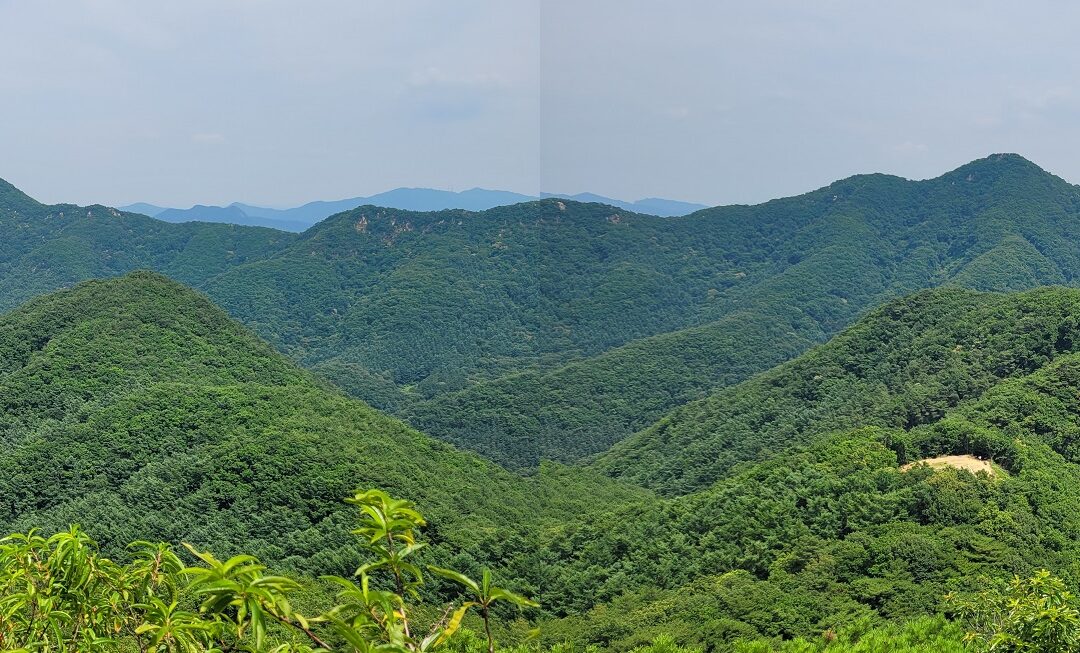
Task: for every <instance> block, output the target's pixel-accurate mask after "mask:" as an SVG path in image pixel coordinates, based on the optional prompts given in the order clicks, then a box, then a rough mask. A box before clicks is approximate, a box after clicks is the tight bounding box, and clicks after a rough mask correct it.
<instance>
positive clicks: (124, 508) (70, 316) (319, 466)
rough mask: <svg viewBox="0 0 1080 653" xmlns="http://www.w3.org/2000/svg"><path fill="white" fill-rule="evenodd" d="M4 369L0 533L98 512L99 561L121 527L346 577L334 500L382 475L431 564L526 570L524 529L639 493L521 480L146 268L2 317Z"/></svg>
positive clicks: (580, 477)
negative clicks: (415, 516)
mask: <svg viewBox="0 0 1080 653" xmlns="http://www.w3.org/2000/svg"><path fill="white" fill-rule="evenodd" d="M0 361H2V367H0V433H2V435H3V439H4V447H3V449H2V451H0V470H3V473H2V474H0V527H2V528H4V529H9V530H10V529H22V530H25V529H28V528H30V527H40V528H44V529H46V530H59V529H64V528H66V527H67V525H68V524H69V523H73V522H81V523H87V524H94V525H95V529H94V532H93V534H94V535H95V536H96V537H97V538H98V539H99V541H100V542H101V544H102V546H103V547H104V548H105V550H106V551H108V552H110V553H113V554H115V553H117V552H120V551H122V550H123V548H122V547H123V546H124V544H126V543H127V542H128V541H131V540H135V539H146V538H151V539H155V540H164V541H169V542H174V543H175V542H179V541H189V542H192V543H194V544H195V545H197V546H199V547H205V548H213V550H215V551H220V552H222V553H226V554H230V555H231V554H233V553H237V552H240V551H243V552H248V553H252V554H255V555H258V556H259V557H260V558H262V559H264V560H267V561H269V562H276V563H284V564H286V565H288V566H290V567H292V568H294V569H297V570H300V571H304V572H308V573H311V574H317V573H331V572H332V573H345V572H348V571H351V570H349V569H348V568H347V567H348V566H349V565H350V564H352V563H351V559H352V558H354V557H355V550H354V547H353V544H352V543H351V541H350V539H349V538H348V537H346V536H344V535H342V534H343V533H344V531H343V530H342V529H341V528H340V526H341V524H342V523H343V521H342V520H343V519H344V517H343V515H344V512H343V511H344V510H345V506H343V505H342V504H341V502H340V497H342V496H345V495H346V494H347V493H348V492H349V491H350V488H353V487H355V486H356V485H358V484H370V485H374V484H376V483H378V484H379V485H380V486H381V487H385V488H387V490H388V491H391V492H393V493H395V494H399V495H408V496H412V497H415V498H416V501H417V504H418V505H419V506H420V507H421V508H422V509H423V510H424V511H425V513H426V514H427V515H428V518H429V523H430V531H431V535H432V540H433V543H434V546H433V547H432V551H431V552H430V553H429V554H427V555H428V560H429V561H431V562H441V563H445V564H449V563H450V562H453V565H452V566H454V567H458V568H461V569H462V571H464V572H465V573H469V574H478V573H479V571H480V566H481V565H483V564H488V565H491V566H496V567H508V566H509V567H513V566H514V565H519V566H527V565H528V564H529V563H528V562H527V561H528V560H533V559H535V551H536V547H537V546H538V542H537V540H536V539H535V538H533V537H532V536H531V535H530V532H531V529H532V528H533V527H534V526H535V525H538V524H543V523H545V522H546V521H548V520H556V519H558V518H559V517H558V515H559V514H560V512H561V511H563V510H567V509H570V510H580V509H583V508H584V506H585V505H586V504H587V499H586V497H590V496H592V497H595V496H605V497H609V498H610V500H611V501H613V502H615V503H620V502H622V501H624V500H625V499H627V498H631V497H634V496H638V495H640V493H638V492H635V491H633V490H630V489H620V488H619V487H618V486H617V485H616V484H615V483H612V482H610V481H606V480H603V479H600V478H595V475H591V474H587V473H576V474H574V475H572V476H571V475H570V473H569V472H567V471H564V470H559V469H555V468H550V467H549V468H545V470H544V471H543V472H542V473H541V474H539V475H537V476H534V477H532V478H527V479H525V478H521V477H519V476H515V475H513V474H510V473H508V472H506V471H504V470H502V469H500V468H498V467H496V466H495V465H494V464H492V463H489V462H486V461H484V460H482V459H480V458H478V457H476V456H474V455H471V454H464V453H460V452H458V451H455V450H454V449H452V448H451V447H450V446H449V445H446V444H444V443H440V442H438V441H436V440H433V439H431V438H428V437H426V436H423V435H421V434H420V433H417V432H416V431H414V430H412V429H410V428H408V427H407V426H405V425H404V424H402V423H401V422H399V421H397V420H394V419H392V418H389V417H386V416H384V415H382V414H380V413H378V412H376V411H374V410H372V409H371V408H369V407H368V406H366V405H365V404H363V403H361V402H359V401H356V400H352V399H348V398H346V397H344V396H342V395H341V394H340V393H339V392H337V391H335V390H333V389H330V388H327V387H324V386H323V385H321V384H320V383H318V382H317V381H316V380H315V378H314V377H312V376H311V375H310V374H308V373H306V372H303V371H301V370H300V369H298V368H297V367H295V366H294V365H293V364H291V363H290V362H288V361H286V360H285V359H284V358H283V357H281V356H280V355H278V354H276V353H274V352H273V351H272V350H271V349H270V347H269V346H268V345H266V344H264V343H263V342H261V341H259V340H258V339H257V338H256V337H254V336H253V335H251V334H250V333H249V332H248V331H246V330H245V329H244V328H243V327H241V326H240V325H238V324H237V323H235V322H233V321H232V320H231V319H229V318H228V317H227V316H226V315H225V314H224V313H223V312H222V311H221V310H220V309H217V308H216V307H214V306H213V305H212V304H211V303H210V302H209V301H207V300H206V299H205V298H204V297H202V296H201V295H199V294H197V293H195V292H193V291H191V290H188V289H186V288H184V287H182V286H180V285H179V284H176V283H175V282H172V281H169V280H168V279H165V278H164V277H161V276H159V275H156V274H153V273H136V274H133V275H130V276H128V277H124V278H121V279H116V280H110V281H94V282H88V283H85V284H81V285H79V286H77V287H75V288H74V289H72V290H69V291H65V292H61V293H57V294H53V295H49V296H46V297H43V298H41V299H37V300H34V301H32V302H30V303H28V304H27V305H25V306H23V307H21V308H19V309H17V310H16V311H13V312H11V313H9V314H7V315H5V316H2V317H0ZM523 515H528V516H530V519H529V520H528V521H525V520H522V516H523ZM545 515H548V516H547V517H545ZM494 533H499V534H500V537H499V541H498V542H497V543H494V544H493V543H492V542H490V541H489V540H490V538H491V537H492V535H493V534H494ZM515 556H516V558H517V559H520V561H519V562H515V559H516V558H515ZM450 558H453V560H450ZM519 577H520V576H519Z"/></svg>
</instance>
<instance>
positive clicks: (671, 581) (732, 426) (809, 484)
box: [546, 289, 1080, 650]
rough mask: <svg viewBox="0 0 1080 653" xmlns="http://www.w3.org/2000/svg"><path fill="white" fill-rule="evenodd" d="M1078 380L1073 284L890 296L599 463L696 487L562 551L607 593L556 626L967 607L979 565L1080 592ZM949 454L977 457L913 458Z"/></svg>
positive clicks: (816, 626) (674, 487) (796, 628)
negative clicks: (811, 346) (1049, 577)
mask: <svg viewBox="0 0 1080 653" xmlns="http://www.w3.org/2000/svg"><path fill="white" fill-rule="evenodd" d="M1077 387H1080V291H1076V290H1066V289H1040V290H1034V291H1030V292H1027V293H1023V294H1008V295H995V294H980V293H975V292H971V291H965V290H935V291H925V292H922V293H920V294H917V295H915V296H913V297H910V298H904V299H900V300H896V301H893V302H890V303H888V304H886V305H885V306H884V307H882V308H881V309H879V310H877V311H875V312H874V313H873V314H872V315H870V316H868V317H867V318H865V319H863V320H861V321H859V322H858V323H857V324H855V325H854V326H853V327H851V328H850V329H848V330H846V331H845V332H844V333H842V334H841V335H839V336H838V337H837V338H835V339H833V340H832V341H830V342H829V343H828V344H826V345H824V346H822V347H820V348H817V349H815V350H814V351H812V352H809V353H807V354H805V355H803V356H801V357H799V358H797V359H795V360H794V361H792V362H790V363H787V364H785V365H782V366H780V367H779V368H777V369H775V370H772V371H770V372H768V373H766V374H764V375H761V376H759V377H756V378H755V379H753V380H750V381H747V382H744V383H742V384H739V385H736V386H734V387H732V388H729V389H727V390H724V391H722V392H721V393H719V394H718V395H717V396H716V397H713V398H710V399H709V400H707V401H704V402H700V403H698V404H691V405H690V406H687V407H686V408H684V409H681V410H679V411H677V412H676V413H674V414H673V415H672V416H670V417H668V418H666V419H665V420H664V421H662V422H661V423H660V424H658V425H657V426H656V427H655V428H653V429H650V430H648V431H646V432H645V433H643V434H642V435H641V436H638V437H635V438H634V439H632V440H629V441H627V442H625V443H624V444H623V445H620V446H618V447H616V449H615V451H614V452H613V453H612V454H609V455H607V456H605V457H604V458H602V459H601V460H600V461H599V463H598V465H599V466H600V467H601V468H602V469H605V470H607V471H609V472H613V473H621V474H622V475H624V476H626V477H629V478H633V479H634V480H636V481H640V482H646V483H650V484H652V485H655V486H656V487H659V488H660V489H663V490H665V491H666V492H668V493H670V494H682V495H683V496H681V497H679V498H676V499H673V500H671V501H669V502H667V503H666V504H662V505H658V506H656V507H655V508H649V509H646V511H645V512H644V513H638V514H635V515H634V516H633V517H632V518H630V516H629V515H623V516H617V515H613V516H612V517H610V518H609V519H607V520H604V521H601V522H599V523H587V524H584V525H583V526H582V527H581V528H580V529H577V530H576V531H575V532H573V533H572V534H568V537H567V539H566V540H564V541H561V542H560V543H558V544H555V545H553V546H554V547H555V548H556V550H574V551H578V552H579V554H580V556H581V559H582V560H583V561H585V560H588V561H590V562H591V563H592V565H593V566H592V567H591V573H590V574H589V575H588V576H581V575H575V576H573V578H574V579H575V581H576V582H578V583H583V582H584V583H588V588H589V589H587V590H586V592H585V593H586V594H588V595H592V596H596V597H598V598H601V599H604V600H610V601H611V603H610V604H608V605H604V606H597V607H595V608H593V609H592V610H591V611H589V612H588V613H587V614H586V615H581V616H575V617H568V618H566V619H565V620H563V621H561V622H557V623H549V624H547V625H546V630H547V632H548V633H549V636H551V637H552V638H553V639H558V637H559V634H565V635H566V636H570V635H571V634H572V633H573V634H576V636H578V637H580V636H581V635H580V633H587V635H586V637H585V638H586V639H590V640H594V641H597V640H599V641H603V642H604V643H606V644H608V645H611V646H614V647H615V648H620V649H621V648H627V647H630V646H633V645H635V644H641V643H644V642H646V641H648V640H649V639H650V638H651V637H653V636H655V635H656V634H658V633H669V634H672V633H677V634H678V639H679V640H680V641H682V642H684V643H685V642H690V643H696V644H697V645H700V646H707V647H717V650H727V649H726V647H725V646H724V645H723V642H729V643H730V642H733V641H734V640H736V639H738V638H740V637H754V636H758V635H766V636H769V637H777V638H780V637H783V638H789V637H793V636H807V635H812V634H814V633H822V632H833V633H835V632H838V631H842V630H844V629H845V628H848V629H850V628H853V627H854V628H864V629H865V628H866V625H867V624H868V623H872V622H873V621H875V620H876V619H879V618H881V617H887V618H889V619H892V620H905V619H912V618H916V617H918V615H923V614H933V613H936V612H939V611H944V612H945V613H946V614H957V613H958V612H960V610H959V608H958V605H959V603H962V601H960V600H959V599H962V597H964V596H968V595H970V594H971V593H973V592H977V591H979V590H981V589H983V588H985V587H992V586H993V583H992V582H991V581H990V580H988V579H987V578H983V576H986V577H988V578H1001V577H1003V576H1008V575H1010V574H1013V573H1015V574H1020V575H1023V576H1028V575H1031V574H1033V573H1034V572H1035V570H1036V569H1039V568H1047V569H1050V570H1051V571H1052V572H1053V573H1055V574H1057V575H1059V576H1061V577H1062V578H1064V579H1066V582H1067V585H1068V586H1069V587H1076V586H1077V585H1078V583H1080V569H1078V567H1077V565H1076V560H1077V557H1078V555H1080V551H1078V549H1077V546H1078V544H1077V543H1078V542H1080V513H1078V512H1077V510H1076V509H1075V506H1076V505H1077V502H1078V501H1080V464H1078V463H1080V448H1078V444H1077V443H1078V442H1080V440H1078V436H1080V398H1078V397H1080V395H1078V394H1077V392H1076V388H1077ZM942 455H955V456H960V457H961V458H959V459H958V462H957V463H953V464H954V465H955V464H970V467H971V468H972V469H978V468H981V469H984V470H985V471H981V472H978V473H975V472H969V471H967V470H966V469H961V468H958V467H951V466H947V465H946V466H944V467H941V468H939V469H936V470H932V469H930V468H928V467H926V466H920V465H916V466H914V467H912V466H911V465H910V463H913V462H917V461H920V460H925V459H928V458H931V457H936V456H942ZM740 461H742V464H738V463H739V462H740ZM754 461H757V462H754ZM631 470H637V471H631ZM598 561H605V562H603V563H600V562H598ZM582 564H585V563H584V562H583V563H582ZM578 573H579V574H580V572H578ZM585 578H588V580H585ZM657 583H659V585H660V586H661V587H662V590H661V591H657V587H656V585H657ZM634 587H637V589H630V591H629V592H626V590H627V589H629V588H634ZM950 592H951V593H953V594H954V595H956V597H957V598H956V599H953V600H952V602H950V601H949V600H947V599H946V595H947V594H948V593H950ZM867 619H869V620H870V621H869V622H867V621H866V620H867ZM855 624H863V625H862V626H855ZM808 646H809V645H808ZM763 650H768V649H763ZM793 650H818V649H816V648H805V649H799V648H797V647H796V648H794V649H793ZM866 650H878V649H866ZM929 650H934V649H929ZM957 650H959V649H957ZM1032 650H1038V649H1032Z"/></svg>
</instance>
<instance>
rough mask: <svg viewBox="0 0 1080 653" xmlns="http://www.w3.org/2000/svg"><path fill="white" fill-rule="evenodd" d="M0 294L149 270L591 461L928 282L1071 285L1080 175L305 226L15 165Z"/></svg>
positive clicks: (418, 414) (994, 163)
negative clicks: (46, 192) (679, 206)
mask: <svg viewBox="0 0 1080 653" xmlns="http://www.w3.org/2000/svg"><path fill="white" fill-rule="evenodd" d="M2 186H3V192H2V193H0V226H3V227H4V228H5V231H6V232H7V233H9V234H12V237H10V238H9V239H8V240H7V241H6V242H5V244H4V245H0V272H2V273H3V274H0V306H4V307H12V306H14V305H15V304H17V303H19V302H21V301H23V300H25V299H28V298H29V297H32V296H34V295H36V294H40V293H41V292H45V291H48V290H53V289H57V288H62V287H66V286H68V285H70V284H71V283H73V282H75V281H78V280H83V279H89V278H97V277H105V276H111V275H116V274H123V273H126V272H128V271H131V270H133V269H138V268H149V269H154V270H157V271H159V272H162V273H164V274H166V275H169V276H170V277H172V278H174V279H177V280H179V281H182V282H184V283H186V284H188V285H191V286H193V287H195V288H198V289H201V290H202V291H204V292H206V293H207V294H208V295H209V296H210V298H211V299H212V300H214V301H215V303H217V304H218V305H220V306H222V307H223V308H225V309H226V310H227V311H228V312H229V313H230V314H231V315H233V316H234V317H236V318H237V319H239V320H240V321H241V322H243V323H244V324H246V325H247V326H248V327H249V328H251V329H253V330H254V331H255V332H256V333H257V334H258V335H260V336H261V337H263V338H264V339H267V340H268V341H269V342H270V343H271V344H273V345H274V346H275V347H277V348H278V349H279V350H281V351H283V352H285V353H286V354H287V355H289V356H291V357H292V358H293V359H294V360H296V361H298V362H299V363H301V364H302V365H304V366H305V367H308V368H310V369H313V370H315V371H317V372H318V373H319V374H321V375H322V376H324V377H325V378H328V379H330V380H332V381H333V382H335V383H336V384H338V385H339V386H340V387H342V388H343V389H345V390H346V391H347V392H348V393H350V394H352V395H353V396H355V397H358V398H361V399H363V400H365V401H367V402H368V403H370V404H371V405H373V406H375V407H377V408H380V409H383V410H386V411H389V412H391V413H393V414H395V415H397V416H399V417H402V418H405V419H406V420H408V421H410V422H411V423H412V424H413V425H414V426H417V427H418V428H420V429H421V430H423V431H425V432H427V433H429V434H431V435H435V436H436V437H439V438H442V439H445V440H449V441H450V442H453V443H454V444H456V445H458V446H461V447H464V448H468V449H472V450H474V451H478V452H480V453H482V454H483V455H485V456H486V457H488V458H490V459H492V460H495V461H497V462H499V463H501V464H503V465H506V466H509V467H511V468H529V467H535V466H536V465H537V463H538V462H539V461H540V460H543V459H551V460H559V461H562V462H577V461H580V460H582V459H584V458H587V457H589V456H592V455H595V454H598V453H600V452H602V451H604V450H606V449H607V448H608V447H610V446H611V445H612V444H614V443H616V442H619V441H621V440H623V439H625V438H626V437H628V436H629V435H631V434H632V433H634V432H636V431H639V430H641V429H644V428H646V427H647V426H649V425H650V424H651V423H653V422H655V421H656V420H658V419H660V418H661V417H662V416H663V415H664V414H665V413H667V412H668V411H670V410H672V409H674V408H676V407H678V406H680V405H683V404H686V403H688V402H690V401H693V400H696V399H700V398H703V397H705V396H707V395H708V394H710V393H711V392H712V391H713V390H716V389H718V388H722V387H725V386H728V385H731V384H733V383H737V382H739V381H742V380H744V379H746V378H748V377H749V376H751V375H753V374H755V373H757V372H760V371H763V370H766V369H768V368H770V367H772V366H774V365H776V364H778V363H780V362H783V361H784V360H787V359H790V358H791V357H793V356H794V355H796V354H798V353H801V352H802V351H805V350H806V349H808V348H809V347H811V346H812V345H814V344H816V343H819V342H823V341H825V340H826V339H827V338H828V337H829V336H831V335H832V334H834V333H836V332H837V331H839V330H840V329H842V328H843V327H844V326H846V325H848V324H850V323H851V322H852V321H853V320H854V319H855V318H856V317H857V316H859V315H860V314H861V313H862V312H864V311H865V310H867V309H868V308H871V307H873V306H875V305H877V304H879V303H880V302H881V301H884V300H886V299H888V298H891V297H894V296H899V295H902V294H906V293H908V292H912V291H914V290H918V289H921V288H927V287H934V286H940V285H957V286H965V287H971V288H976V289H980V290H1020V289H1026V288H1031V287H1034V286H1038V285H1044V284H1054V283H1064V284H1071V283H1072V282H1073V279H1074V278H1075V277H1076V274H1077V271H1078V270H1080V256H1078V255H1077V253H1076V252H1075V251H1074V249H1075V248H1074V247H1073V243H1074V242H1075V239H1076V237H1077V233H1076V231H1077V230H1076V228H1075V227H1074V224H1075V221H1074V220H1073V219H1071V218H1072V217H1075V216H1076V215H1078V214H1080V204H1078V202H1080V191H1078V189H1077V188H1076V187H1075V186H1072V185H1070V184H1068V183H1066V182H1064V181H1063V180H1061V179H1059V178H1057V177H1054V176H1052V175H1050V174H1048V173H1046V172H1045V171H1043V170H1041V169H1039V168H1038V167H1037V166H1035V165H1034V164H1032V163H1031V162H1029V161H1027V160H1025V159H1023V158H1022V157H1019V156H1016V155H994V156H992V157H988V158H986V159H981V160H979V161H975V162H973V163H971V164H968V165H966V166H963V167H961V168H959V169H957V170H955V171H953V172H950V173H948V174H946V175H943V176H941V177H938V178H936V179H931V180H927V181H920V182H913V181H907V180H904V179H901V178H898V177H890V176H886V175H861V176H856V177H852V178H849V179H845V180H842V181H838V182H836V183H834V184H832V185H830V186H828V187H825V188H822V189H819V190H817V191H814V192H811V193H807V194H805V195H801V196H798V197H792V198H787V199H781V200H775V201H772V202H768V203H766V204H762V205H757V206H731V207H719V208H715V209H706V210H703V211H699V212H697V213H694V214H691V215H688V216H684V217H677V218H657V217H654V216H645V215H637V214H632V213H628V212H626V211H621V210H618V209H614V208H613V207H609V206H604V205H600V204H581V203H577V202H573V201H569V200H558V199H549V200H543V201H537V202H531V203H524V204H518V205H513V206H507V207H498V208H495V209H491V210H488V211H484V212H479V213H470V212H467V211H457V210H454V211H441V212H434V213H416V212H409V211H398V210H392V209H380V208H377V207H370V206H365V207H359V208H357V209H354V210H352V211H348V212H345V213H342V214H339V215H336V216H333V217H331V218H329V219H327V220H325V221H324V222H322V223H320V224H318V225H316V226H315V227H312V228H311V229H309V230H308V231H306V232H304V233H303V234H299V235H296V234H288V233H284V232H278V231H274V230H269V229H261V228H253V227H236V226H228V225H220V224H207V223H184V224H167V223H163V222H159V221H155V220H152V219H149V218H145V217H142V216H137V215H134V214H125V213H121V212H118V211H115V210H113V209H108V208H105V207H85V208H80V207H74V206H63V205H62V206H45V205H41V204H38V203H37V202H35V201H33V200H32V199H30V198H29V197H26V196H25V195H23V194H22V193H20V192H18V191H17V190H16V189H14V188H12V187H10V186H9V185H6V184H3V185H2Z"/></svg>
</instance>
